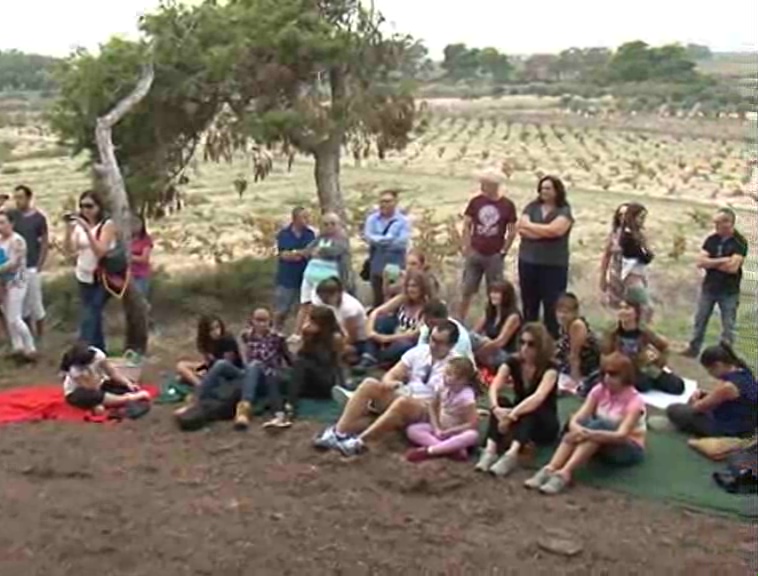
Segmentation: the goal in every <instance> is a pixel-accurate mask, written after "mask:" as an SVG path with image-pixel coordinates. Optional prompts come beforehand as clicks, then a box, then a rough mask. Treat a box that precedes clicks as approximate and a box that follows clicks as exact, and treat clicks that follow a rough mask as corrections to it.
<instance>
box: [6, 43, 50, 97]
mask: <svg viewBox="0 0 758 576" xmlns="http://www.w3.org/2000/svg"><path fill="white" fill-rule="evenodd" d="M57 62H58V60H57V59H56V58H52V57H50V56H40V55H39V54H24V53H23V52H19V51H18V50H8V51H5V52H4V51H2V50H0V91H4V90H35V91H40V90H42V91H47V90H53V89H54V88H55V82H54V80H53V69H54V67H55V65H56V64H57Z"/></svg>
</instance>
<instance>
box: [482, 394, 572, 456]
mask: <svg viewBox="0 0 758 576" xmlns="http://www.w3.org/2000/svg"><path fill="white" fill-rule="evenodd" d="M498 405H499V406H500V407H501V408H513V406H514V405H513V402H511V400H510V398H505V397H501V398H498ZM560 429H561V423H560V420H559V419H558V414H557V413H556V412H555V411H553V410H551V409H549V408H547V407H545V406H541V407H540V408H538V409H537V410H535V411H534V412H531V413H529V414H525V415H524V416H522V417H520V418H519V419H518V422H516V423H515V424H512V425H511V426H510V428H509V430H508V432H507V433H506V434H503V433H502V432H500V430H498V419H497V418H496V417H495V415H494V414H490V422H489V426H488V428H487V438H488V439H489V440H492V441H493V442H495V444H497V450H498V453H500V452H504V451H506V450H508V448H510V445H511V442H513V441H514V440H515V441H517V442H518V443H519V444H521V445H522V446H524V445H525V444H529V443H534V444H537V445H538V446H544V445H547V444H552V443H553V442H555V440H556V439H557V438H558V433H559V432H560Z"/></svg>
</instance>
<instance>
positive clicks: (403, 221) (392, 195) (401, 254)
mask: <svg viewBox="0 0 758 576" xmlns="http://www.w3.org/2000/svg"><path fill="white" fill-rule="evenodd" d="M397 201H398V193H397V190H385V191H384V192H382V194H381V196H380V197H379V208H378V209H376V210H374V211H373V212H372V213H371V214H369V215H368V218H366V224H365V226H364V230H363V236H364V237H365V239H366V242H368V245H369V258H368V262H367V264H368V268H369V270H368V272H369V281H370V282H371V290H372V291H373V294H374V307H375V308H377V307H379V306H381V305H382V304H383V303H384V268H385V267H386V266H387V265H388V264H391V265H395V266H399V267H400V268H401V269H402V268H404V267H405V253H406V250H407V249H408V242H409V240H410V238H411V224H410V221H409V220H408V218H407V217H406V216H405V214H403V213H402V212H401V211H400V210H398V208H397Z"/></svg>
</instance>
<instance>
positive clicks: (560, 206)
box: [518, 176, 574, 338]
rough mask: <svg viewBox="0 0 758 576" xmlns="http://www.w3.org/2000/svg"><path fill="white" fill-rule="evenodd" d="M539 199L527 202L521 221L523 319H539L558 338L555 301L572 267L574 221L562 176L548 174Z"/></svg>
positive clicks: (520, 278)
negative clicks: (570, 253) (571, 252)
mask: <svg viewBox="0 0 758 576" xmlns="http://www.w3.org/2000/svg"><path fill="white" fill-rule="evenodd" d="M537 194H538V196H537V199H535V200H533V201H532V202H530V203H529V204H527V206H526V208H524V212H523V214H522V215H521V219H520V220H519V223H518V232H519V234H520V235H521V245H520V246H519V262H518V273H519V284H520V287H521V302H522V304H523V307H524V320H525V321H526V322H536V321H537V320H539V316H540V307H541V308H542V316H543V320H544V322H545V326H547V329H548V330H549V331H550V334H551V335H552V336H553V338H558V335H559V334H558V320H556V317H555V303H556V302H557V301H558V297H559V296H560V295H561V294H563V293H564V292H565V291H566V287H567V286H568V270H569V236H570V235H571V228H572V227H573V225H574V216H573V214H572V213H571V206H569V203H568V202H567V200H566V187H565V186H564V185H563V182H562V181H561V180H560V178H556V177H555V176H545V177H543V178H541V179H540V181H539V184H538V186H537Z"/></svg>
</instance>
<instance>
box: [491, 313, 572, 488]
mask: <svg viewBox="0 0 758 576" xmlns="http://www.w3.org/2000/svg"><path fill="white" fill-rule="evenodd" d="M554 356H555V344H554V342H553V339H552V337H551V336H550V334H549V333H548V331H547V328H545V326H543V325H542V324H540V323H537V322H533V323H530V324H527V325H526V326H524V329H523V331H522V332H521V342H520V347H519V352H518V354H515V355H513V356H510V357H509V358H508V359H507V360H506V362H505V364H503V365H502V366H500V368H499V369H498V371H497V375H496V376H495V379H494V380H493V382H492V385H491V386H490V389H489V400H490V406H492V411H491V413H490V423H489V429H488V430H487V444H486V445H485V448H484V452H483V453H482V456H481V458H480V459H479V462H478V463H477V465H476V469H477V470H479V471H481V472H490V473H492V474H494V475H495V476H500V477H504V476H507V475H508V474H510V473H511V472H513V471H514V470H515V469H516V468H517V467H518V463H519V459H518V456H519V452H520V451H521V449H522V448H523V447H525V446H527V445H530V444H532V445H533V444H537V445H546V444H551V443H552V442H553V441H554V440H555V439H556V438H557V437H558V432H559V431H560V426H561V425H560V421H559V420H558V368H557V366H556V364H555V363H554V361H553V357H554ZM506 387H512V388H513V392H514V399H513V401H511V399H510V398H508V397H507V396H504V395H503V394H504V392H505V388H506ZM500 454H502V456H500Z"/></svg>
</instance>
